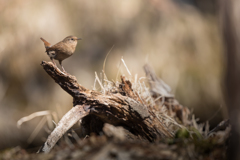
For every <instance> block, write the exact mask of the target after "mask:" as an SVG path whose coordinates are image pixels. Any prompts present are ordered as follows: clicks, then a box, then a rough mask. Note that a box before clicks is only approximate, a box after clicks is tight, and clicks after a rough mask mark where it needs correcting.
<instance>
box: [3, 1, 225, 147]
mask: <svg viewBox="0 0 240 160" xmlns="http://www.w3.org/2000/svg"><path fill="white" fill-rule="evenodd" d="M217 7H218V6H217V1H216V0H173V1H170V0H169V1H166V0H131V1H129V0H121V1H120V0H119V1H112V0H102V1H98V0H91V1H87V0H68V1H58V0H52V1H47V0H42V1H33V0H23V1H22V0H11V1H8V0H0V149H3V148H6V147H12V146H17V145H22V146H24V147H31V146H34V145H35V144H36V143H38V144H39V143H40V144H41V143H43V141H42V139H40V138H38V139H37V140H36V139H35V140H34V141H33V142H31V143H27V140H28V139H29V136H30V134H31V133H32V131H33V130H34V128H35V126H36V125H37V124H38V123H39V121H40V120H41V119H40V118H35V119H34V120H32V121H30V122H27V123H24V124H23V125H22V127H21V128H20V129H18V128H17V126H16V123H17V120H19V119H20V118H22V117H24V116H27V115H29V114H31V113H34V112H38V111H43V110H50V111H53V112H56V113H57V115H59V118H60V117H61V116H62V115H64V113H66V112H67V111H68V110H69V109H70V108H71V107H72V98H71V96H70V95H68V94H67V93H66V92H64V91H63V90H62V89H61V88H60V87H59V86H58V85H57V84H56V83H55V82H54V81H53V80H52V79H51V78H50V77H49V76H48V75H47V73H46V72H45V71H44V70H43V68H42V67H41V65H40V63H41V61H43V60H45V61H50V59H49V57H48V56H47V54H46V53H45V48H44V46H43V43H42V41H41V40H40V37H43V38H44V39H46V40H47V41H49V42H50V43H51V44H55V43H57V42H59V41H61V40H62V39H64V38H65V37H66V36H69V35H75V36H77V37H80V38H82V40H81V41H80V43H78V46H77V49H76V51H75V54H74V55H73V56H72V57H70V58H68V59H66V60H64V61H63V66H64V68H65V69H66V71H67V72H68V73H70V74H72V75H75V76H76V77H77V79H78V82H79V83H80V84H82V85H83V86H85V87H86V88H88V89H92V88H93V85H94V79H95V71H96V72H97V73H100V72H101V71H102V69H103V63H104V59H105V57H106V55H107V53H108V52H109V50H110V49H111V48H112V47H113V48H112V50H111V52H110V54H109V55H108V58H107V61H106V68H105V73H106V75H107V77H108V79H109V80H115V79H116V76H117V72H118V70H119V66H120V71H121V72H122V74H126V73H125V70H124V67H123V65H122V66H121V65H120V62H121V58H122V57H123V59H124V60H125V62H126V64H127V66H128V68H129V70H130V72H131V73H132V75H135V74H138V77H144V76H145V74H144V71H143V65H144V64H145V63H149V64H150V65H151V66H152V67H153V68H154V70H155V71H156V73H157V75H158V76H159V77H160V78H162V79H163V80H164V81H165V82H166V83H167V84H168V85H169V86H170V87H171V88H172V93H173V94H175V96H176V99H177V100H178V101H179V102H180V103H181V104H182V105H184V106H187V107H189V109H190V110H191V111H192V113H193V114H195V115H196V117H197V118H199V122H205V121H209V122H210V125H211V126H214V125H216V124H217V123H219V122H220V121H221V120H222V119H223V118H225V117H227V113H226V109H225V105H224V102H223V95H222V86H221V85H222V79H223V78H222V77H223V70H224V63H223V54H222V52H223V48H222V44H221V43H222V40H221V39H222V38H221V32H220V28H219V22H218V16H217ZM57 64H58V63H57ZM121 67H122V69H121ZM43 134H44V135H45V137H46V135H47V134H46V132H45V131H44V130H42V131H41V132H40V133H39V134H38V135H39V136H40V137H42V135H43Z"/></svg>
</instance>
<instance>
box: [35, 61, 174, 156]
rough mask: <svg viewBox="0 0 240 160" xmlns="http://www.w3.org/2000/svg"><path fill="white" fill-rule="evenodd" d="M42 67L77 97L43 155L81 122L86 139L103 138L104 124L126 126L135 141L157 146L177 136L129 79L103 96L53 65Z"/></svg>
mask: <svg viewBox="0 0 240 160" xmlns="http://www.w3.org/2000/svg"><path fill="white" fill-rule="evenodd" d="M41 65H42V66H43V69H44V70H45V71H46V72H47V73H48V74H49V75H50V77H52V78H53V79H54V81H55V82H56V83H57V84H59V85H60V87H61V88H62V89H63V90H65V91H66V92H67V93H69V94H70V95H71V96H72V97H73V106H74V107H73V108H72V109H71V110H70V111H68V112H67V113H66V114H65V115H64V116H63V118H62V119H61V120H60V122H59V123H58V125H57V127H56V128H55V129H54V130H53V132H52V133H51V134H50V135H49V137H48V138H47V140H46V142H45V143H44V145H43V146H42V148H41V149H40V150H39V151H40V152H45V153H48V152H50V150H51V149H52V148H53V147H54V145H55V144H56V142H57V141H58V140H59V139H60V138H61V137H62V136H63V134H64V133H66V132H67V131H68V130H69V129H70V128H71V127H72V126H73V125H74V124H75V123H76V122H78V121H79V120H81V122H82V126H81V127H83V128H84V131H85V134H86V135H90V133H92V132H95V133H96V134H99V133H100V132H102V130H103V126H104V124H105V123H109V124H111V125H114V126H122V127H123V128H124V129H126V130H127V131H128V132H130V133H131V137H132V135H134V136H135V137H136V139H139V140H146V141H149V142H154V141H156V140H159V139H163V138H166V137H172V136H173V130H172V129H170V128H169V126H167V125H166V123H165V122H164V119H163V118H162V117H159V116H158V115H157V114H156V113H155V112H156V106H155V107H152V106H151V105H148V104H147V102H146V101H145V100H144V99H141V97H140V96H139V95H138V93H136V92H135V91H134V90H133V89H132V84H131V82H130V81H129V80H126V78H125V77H123V76H121V83H120V84H119V85H118V86H117V85H115V89H114V90H113V91H106V92H99V91H94V90H89V89H86V88H85V87H83V86H82V85H80V84H79V83H78V82H77V79H76V77H75V76H72V75H70V74H66V73H63V72H61V70H59V69H58V68H57V67H56V66H55V65H53V63H52V62H45V61H43V62H42V64H41ZM169 122H170V120H168V122H167V123H169ZM126 136H127V135H126Z"/></svg>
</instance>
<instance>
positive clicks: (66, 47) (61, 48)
mask: <svg viewBox="0 0 240 160" xmlns="http://www.w3.org/2000/svg"><path fill="white" fill-rule="evenodd" d="M40 39H41V40H42V41H43V42H44V46H45V48H46V52H47V55H48V56H49V57H50V59H51V60H52V62H53V64H54V65H56V63H55V62H54V61H53V59H56V60H58V61H59V64H60V65H61V67H62V70H63V72H65V73H66V71H65V69H64V68H63V66H62V61H63V60H64V59H66V58H68V57H70V56H71V55H73V53H74V51H75V49H76V46H77V41H78V40H81V38H77V37H75V36H68V37H66V38H64V39H63V40H62V41H61V42H58V43H57V44H55V45H53V46H51V44H50V43H49V42H48V41H46V40H45V39H43V38H40Z"/></svg>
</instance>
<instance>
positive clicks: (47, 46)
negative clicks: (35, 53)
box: [40, 37, 51, 49]
mask: <svg viewBox="0 0 240 160" xmlns="http://www.w3.org/2000/svg"><path fill="white" fill-rule="evenodd" d="M40 39H41V40H42V41H43V43H44V46H45V48H46V49H48V48H50V47H51V44H50V43H49V42H48V41H46V40H45V39H43V38H42V37H41V38H40Z"/></svg>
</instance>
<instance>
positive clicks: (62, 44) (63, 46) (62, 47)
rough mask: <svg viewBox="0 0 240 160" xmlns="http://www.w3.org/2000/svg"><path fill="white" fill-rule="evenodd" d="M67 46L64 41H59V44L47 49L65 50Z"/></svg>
mask: <svg viewBox="0 0 240 160" xmlns="http://www.w3.org/2000/svg"><path fill="white" fill-rule="evenodd" d="M65 47H66V46H65V44H64V43H63V42H58V43H57V44H55V45H53V46H51V47H49V48H47V50H46V51H64V50H65Z"/></svg>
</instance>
